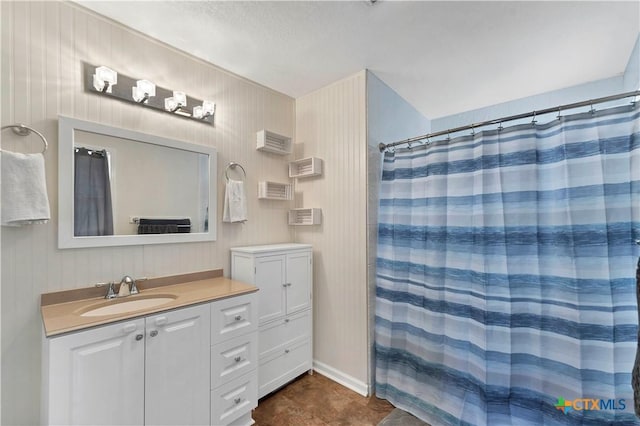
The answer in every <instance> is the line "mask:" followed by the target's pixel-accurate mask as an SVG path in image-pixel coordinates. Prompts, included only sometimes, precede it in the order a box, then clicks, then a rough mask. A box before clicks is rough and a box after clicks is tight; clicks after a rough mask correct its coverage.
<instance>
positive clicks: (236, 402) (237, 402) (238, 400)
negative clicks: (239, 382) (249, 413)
mask: <svg viewBox="0 0 640 426" xmlns="http://www.w3.org/2000/svg"><path fill="white" fill-rule="evenodd" d="M233 402H234V403H235V404H236V405H238V404H240V403H241V402H242V398H236V399H234V400H233Z"/></svg>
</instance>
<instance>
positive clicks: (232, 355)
mask: <svg viewBox="0 0 640 426" xmlns="http://www.w3.org/2000/svg"><path fill="white" fill-rule="evenodd" d="M256 368H258V333H256V332H253V333H249V334H245V335H243V336H240V337H236V338H235V339H231V340H226V341H224V342H223V343H219V344H217V345H215V346H212V347H211V388H212V389H213V388H216V387H218V386H220V385H222V384H224V383H227V382H229V381H231V380H233V379H236V378H238V377H240V376H242V375H244V374H247V373H249V372H250V371H251V370H255V369H256Z"/></svg>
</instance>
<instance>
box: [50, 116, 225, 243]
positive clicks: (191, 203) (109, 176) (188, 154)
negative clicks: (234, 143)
mask: <svg viewBox="0 0 640 426" xmlns="http://www.w3.org/2000/svg"><path fill="white" fill-rule="evenodd" d="M59 133H60V139H59V141H60V149H59V154H60V157H59V163H60V169H59V170H60V207H59V209H60V226H59V232H60V235H59V247H60V248H66V247H96V246H104V245H130V244H155V243H162V242H183V241H185V242H186V241H204V240H213V239H215V217H214V215H215V212H216V208H215V202H216V197H215V189H216V188H215V187H216V185H215V184H210V181H211V178H210V177H215V176H216V174H215V164H216V153H215V150H214V149H213V148H209V147H205V146H200V145H193V144H188V143H185V142H180V141H176V140H170V139H165V138H161V137H157V136H153V135H147V134H142V133H138V132H133V131H128V130H124V129H118V128H113V127H109V126H104V125H100V124H97V123H90V122H85V121H80V120H76V119H71V118H67V117H60V132H59ZM210 204H211V205H210Z"/></svg>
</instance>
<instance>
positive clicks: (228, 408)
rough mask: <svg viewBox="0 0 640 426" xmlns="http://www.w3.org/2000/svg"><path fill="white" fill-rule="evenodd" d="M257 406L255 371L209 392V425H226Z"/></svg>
mask: <svg viewBox="0 0 640 426" xmlns="http://www.w3.org/2000/svg"><path fill="white" fill-rule="evenodd" d="M257 406H258V383H257V377H256V373H255V371H253V372H251V373H249V374H246V375H244V376H242V377H239V378H237V379H235V380H232V381H231V382H229V383H226V384H224V385H222V386H220V387H218V388H216V389H214V390H212V391H211V424H212V425H228V424H230V423H232V422H234V421H235V420H237V419H238V418H240V417H243V416H245V415H246V414H247V413H249V414H250V413H251V410H253V409H254V408H256V407H257Z"/></svg>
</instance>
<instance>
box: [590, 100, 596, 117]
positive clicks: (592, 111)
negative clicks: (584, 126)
mask: <svg viewBox="0 0 640 426" xmlns="http://www.w3.org/2000/svg"><path fill="white" fill-rule="evenodd" d="M589 112H590V113H591V114H595V113H596V109H595V108H594V107H593V102H591V109H590V110H589Z"/></svg>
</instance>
